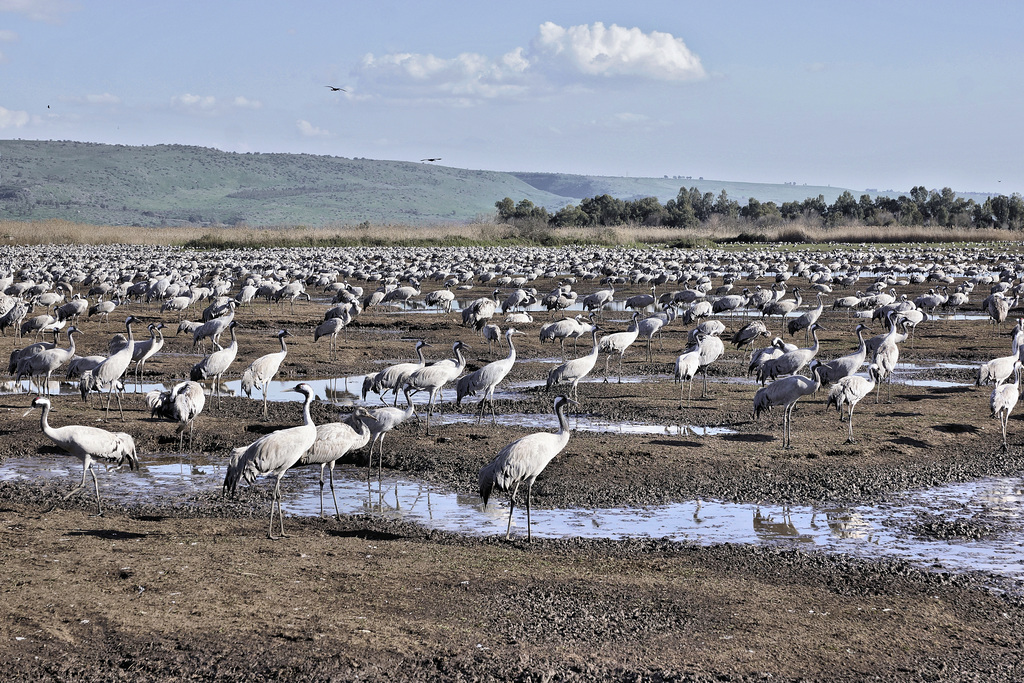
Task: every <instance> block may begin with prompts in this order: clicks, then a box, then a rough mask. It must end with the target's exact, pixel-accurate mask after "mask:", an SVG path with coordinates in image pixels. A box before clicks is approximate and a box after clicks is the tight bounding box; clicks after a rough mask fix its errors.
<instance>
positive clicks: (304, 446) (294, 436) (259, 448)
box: [223, 382, 316, 540]
mask: <svg viewBox="0 0 1024 683" xmlns="http://www.w3.org/2000/svg"><path fill="white" fill-rule="evenodd" d="M288 391H294V392H296V393H299V394H302V395H303V396H304V397H305V401H304V402H303V405H302V424H301V425H298V426H297V427H288V428H286V429H278V430H277V431H274V432H270V433H269V434H266V435H265V436H261V437H260V438H258V439H256V440H255V441H253V442H252V443H251V444H249V445H248V446H242V447H240V448H236V449H234V450H233V451H231V459H230V460H229V461H228V468H227V474H226V476H225V477H224V489H223V490H224V493H225V494H230V495H234V493H235V489H236V488H237V487H238V482H239V480H241V479H245V481H246V482H248V483H250V484H251V483H252V482H254V481H255V480H256V478H257V477H261V476H264V475H267V474H271V475H273V476H274V490H273V493H272V495H271V499H270V531H268V532H267V536H268V537H269V538H270V539H271V540H277V539H278V538H282V537H284V536H285V533H284V510H282V509H281V478H282V477H283V476H284V473H285V472H287V471H288V470H289V469H291V468H292V467H293V466H294V465H295V463H297V462H298V461H299V459H300V458H301V457H302V456H303V455H305V453H306V451H308V450H309V449H310V448H312V447H313V444H314V443H315V442H316V425H315V424H314V423H313V418H312V416H311V415H310V413H309V405H310V403H312V402H313V398H314V396H315V394H314V392H313V387H311V386H309V385H308V384H306V383H305V382H302V383H300V384H296V385H295V386H294V387H292V388H291V389H288ZM275 505H276V506H277V511H278V517H279V518H280V520H281V535H280V536H274V506H275Z"/></svg>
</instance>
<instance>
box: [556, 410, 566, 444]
mask: <svg viewBox="0 0 1024 683" xmlns="http://www.w3.org/2000/svg"><path fill="white" fill-rule="evenodd" d="M567 405H568V402H567V401H562V402H561V403H559V404H558V407H557V408H555V415H556V416H557V417H558V436H560V437H562V439H563V440H565V441H568V439H569V419H568V418H567V417H566V416H565V407H566V406H567Z"/></svg>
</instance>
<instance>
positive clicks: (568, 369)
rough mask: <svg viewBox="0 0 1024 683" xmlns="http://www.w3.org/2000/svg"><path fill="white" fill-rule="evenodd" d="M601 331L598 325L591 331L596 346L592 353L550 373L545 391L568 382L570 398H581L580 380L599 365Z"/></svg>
mask: <svg viewBox="0 0 1024 683" xmlns="http://www.w3.org/2000/svg"><path fill="white" fill-rule="evenodd" d="M600 331H601V330H600V329H599V328H598V327H597V326H596V325H595V326H594V328H593V329H592V330H591V331H590V334H591V335H592V336H593V339H594V346H593V348H591V349H590V353H588V354H587V355H585V356H582V357H580V358H573V359H572V360H570V361H566V362H565V363H562V364H561V365H559V366H557V367H555V368H552V369H551V371H550V372H548V381H547V386H545V388H544V390H545V391H551V387H553V386H555V385H556V384H561V383H563V382H568V383H569V385H570V386H569V396H570V397H572V396H576V397H577V398H579V395H580V390H579V383H580V380H581V379H583V378H584V377H586V376H587V375H589V374H590V371H591V370H593V369H594V366H595V365H597V356H598V354H599V353H600V342H598V339H597V333H598V332H600Z"/></svg>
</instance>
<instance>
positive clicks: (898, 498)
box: [0, 453, 1024, 581]
mask: <svg viewBox="0 0 1024 683" xmlns="http://www.w3.org/2000/svg"><path fill="white" fill-rule="evenodd" d="M489 455H490V454H488V453H482V454H481V462H483V460H486V458H487V457H489ZM176 458H184V459H183V460H180V461H179V460H178V459H176ZM140 460H141V468H140V470H139V471H138V472H134V473H133V472H119V473H114V472H101V473H100V486H101V492H102V495H103V497H104V499H106V500H108V501H109V500H121V501H126V502H127V501H136V500H143V499H145V500H147V501H149V502H153V503H156V504H181V503H182V502H183V499H187V498H188V497H189V496H191V495H193V494H194V493H196V492H200V491H201V492H203V493H204V494H206V493H217V492H219V490H220V487H221V484H222V483H223V478H224V466H223V459H222V458H219V457H216V456H213V457H211V456H209V455H207V454H197V455H196V456H195V460H194V462H192V463H190V462H189V461H188V459H187V456H173V457H172V456H162V457H160V458H156V459H153V457H152V456H146V455H144V454H143V455H142V457H141V458H140ZM319 472H320V470H319V468H316V467H304V468H297V469H295V470H292V471H290V472H289V473H288V474H287V475H286V476H285V478H284V480H283V481H282V487H283V488H285V489H286V490H285V493H284V507H285V508H286V509H287V510H288V513H289V514H291V515H316V514H318V513H319V509H320V499H319V487H318V485H317V477H318V475H319ZM80 477H81V466H80V465H79V464H78V462H77V460H75V459H74V458H72V457H70V456H38V457H32V458H8V459H7V460H6V461H5V462H4V464H3V465H2V466H0V481H14V480H19V479H31V480H39V479H62V480H65V481H66V483H67V486H68V488H69V489H70V488H71V487H72V486H74V485H75V484H76V483H77V482H78V480H79V479H80ZM365 477H366V470H365V469H364V468H358V467H340V468H339V469H338V470H336V471H335V485H336V489H337V495H338V503H339V505H340V507H341V512H342V513H345V514H359V513H373V514H383V515H387V516H393V517H399V518H403V519H406V520H409V521H412V522H416V523H419V524H423V525H424V526H426V527H428V528H432V529H441V530H446V531H450V532H454V533H463V534H468V535H473V536H490V535H501V534H504V532H505V525H506V523H507V518H508V502H507V501H508V499H507V497H506V495H505V494H497V495H495V497H494V499H492V503H491V505H490V506H488V507H487V508H486V509H484V508H483V506H482V505H481V504H480V499H479V498H478V497H477V496H476V495H471V494H461V493H452V492H450V491H444V490H441V489H439V488H437V487H436V486H432V485H428V484H425V483H423V482H418V481H415V480H409V479H395V478H391V477H385V478H384V480H383V482H381V483H378V482H377V481H376V480H374V481H373V482H372V483H367V481H366V478H365ZM267 481H268V480H266V479H263V480H261V481H260V482H258V483H257V484H256V485H257V486H261V487H263V488H266V487H267ZM1022 503H1024V479H1021V478H988V479H981V480H978V481H974V482H969V483H965V484H950V485H947V486H942V487H937V488H933V489H927V490H922V491H912V492H908V493H903V494H899V495H894V496H892V497H891V498H890V499H889V500H888V501H887V502H883V503H880V504H878V505H871V506H868V505H864V506H852V507H843V506H837V505H821V506H790V507H784V506H779V505H760V506H758V505H753V504H739V503H720V502H716V501H704V502H700V503H698V502H686V503H678V504H673V505H663V506H652V507H643V508H610V509H595V510H582V509H576V510H559V509H555V510H550V509H535V510H534V511H533V522H534V526H533V533H535V534H537V535H538V536H539V537H549V538H571V537H584V538H611V539H623V538H669V539H673V540H680V541H690V542H695V543H701V544H715V543H745V544H765V545H776V546H783V547H793V548H798V547H802V548H815V549H818V550H822V551H825V552H830V553H843V554H849V555H853V556H856V557H862V558H868V559H883V558H889V559H894V558H900V559H904V560H907V561H909V562H912V563H913V564H915V565H917V566H919V567H921V568H924V569H938V568H941V569H944V570H946V571H953V572H962V571H972V570H980V571H985V572H990V573H992V574H996V575H999V576H1004V577H1008V578H1011V579H1014V580H1016V581H1024V554H1022V553H1021V549H1022V547H1024V505H1022ZM324 504H325V509H327V510H328V511H330V510H332V509H333V503H332V501H331V497H330V494H329V493H327V494H326V495H325V499H324ZM922 519H943V520H948V521H950V522H959V521H966V522H968V523H970V521H971V520H972V519H986V520H991V521H992V522H994V524H993V525H990V526H992V527H993V528H998V529H1001V530H996V531H991V533H989V534H988V535H987V536H986V537H985V538H983V539H982V540H964V539H957V540H951V541H947V540H933V539H930V538H925V537H922V536H920V535H918V534H917V533H916V530H917V529H918V528H919V526H920V524H921V520H922ZM524 524H525V513H524V512H523V511H521V510H519V509H517V511H516V513H515V514H514V515H513V526H514V527H515V530H514V533H517V534H520V535H522V534H524V533H525V529H524V528H523V525H524Z"/></svg>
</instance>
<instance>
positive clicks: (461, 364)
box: [455, 346, 466, 372]
mask: <svg viewBox="0 0 1024 683" xmlns="http://www.w3.org/2000/svg"><path fill="white" fill-rule="evenodd" d="M455 366H456V367H457V368H458V369H459V372H462V371H463V370H464V369H465V368H466V357H465V356H463V355H462V347H461V346H456V347H455Z"/></svg>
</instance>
